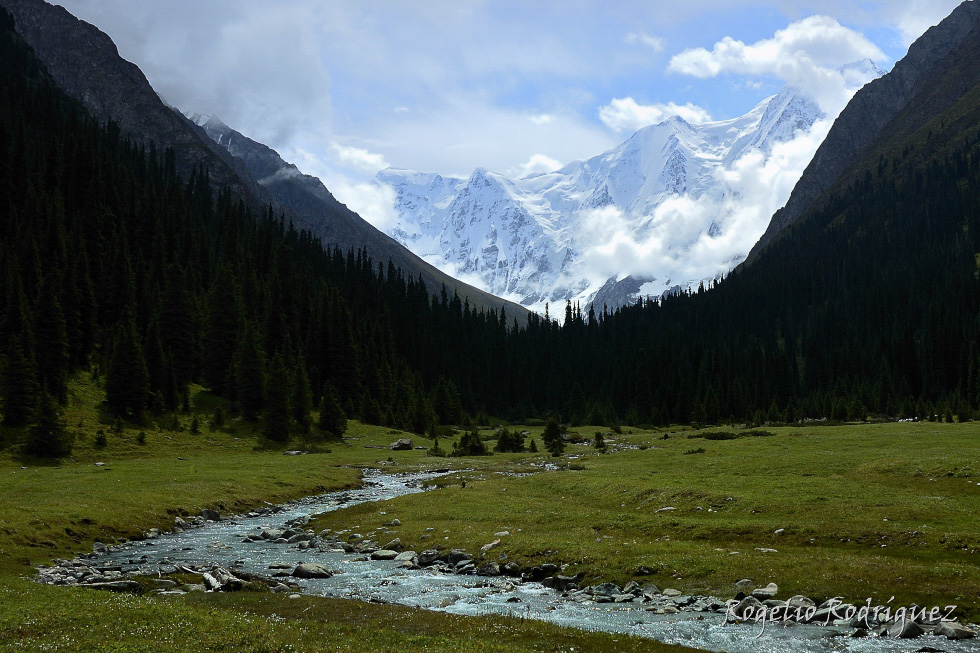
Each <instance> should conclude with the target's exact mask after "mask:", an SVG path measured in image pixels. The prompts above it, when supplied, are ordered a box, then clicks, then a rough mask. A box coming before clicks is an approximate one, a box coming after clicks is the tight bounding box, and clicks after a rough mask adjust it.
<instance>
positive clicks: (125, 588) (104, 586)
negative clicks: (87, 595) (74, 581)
mask: <svg viewBox="0 0 980 653" xmlns="http://www.w3.org/2000/svg"><path fill="white" fill-rule="evenodd" d="M81 587H88V588H89V589H93V590H108V591H110V592H126V593H129V594H142V593H143V585H142V584H140V583H137V582H136V581H135V580H110V581H107V582H104V583H85V584H84V585H81Z"/></svg>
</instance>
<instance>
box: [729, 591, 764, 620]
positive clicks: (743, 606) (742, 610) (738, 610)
mask: <svg viewBox="0 0 980 653" xmlns="http://www.w3.org/2000/svg"><path fill="white" fill-rule="evenodd" d="M762 607H763V606H762V601H760V600H759V599H757V598H755V597H754V596H746V597H745V598H744V599H742V600H741V601H739V602H738V605H736V606H735V608H734V609H733V610H732V614H734V615H735V616H736V617H737V618H739V619H745V618H746V614H747V613H750V612H751V614H750V615H749V616H752V615H755V614H756V613H757V612H758V611H759V610H760V609H761V608H762Z"/></svg>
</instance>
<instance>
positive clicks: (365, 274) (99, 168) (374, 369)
mask: <svg viewBox="0 0 980 653" xmlns="http://www.w3.org/2000/svg"><path fill="white" fill-rule="evenodd" d="M0 32H2V37H0V60H2V61H3V62H4V65H3V66H0V275H2V276H0V291H2V292H0V332H2V334H3V338H0V408H2V419H3V422H4V423H5V424H7V425H11V426H25V425H28V424H31V423H36V422H37V421H38V420H39V419H40V418H41V417H42V416H43V414H44V413H46V412H50V406H51V404H52V402H54V403H59V402H60V403H64V402H66V401H67V399H68V396H67V391H68V380H69V378H70V377H71V375H73V374H76V373H79V372H81V371H88V370H92V371H94V372H95V373H97V375H98V376H99V378H100V379H101V382H103V383H104V385H105V389H106V393H107V408H108V409H109V410H110V411H111V412H113V413H115V414H116V415H118V416H120V417H123V418H126V419H130V420H135V421H139V420H141V419H143V418H144V416H146V415H150V414H154V413H161V412H164V411H173V410H177V409H179V408H181V407H186V406H187V404H188V403H189V397H188V387H189V385H190V384H192V383H199V384H202V385H204V386H206V387H208V388H210V389H211V390H213V391H214V392H215V393H217V394H219V395H221V396H223V397H226V398H228V399H229V400H231V402H232V405H233V406H234V410H236V411H237V412H238V413H240V414H241V415H242V416H243V417H244V418H246V419H248V420H255V421H261V422H262V424H263V430H264V432H265V433H266V435H267V436H268V437H270V438H272V439H285V438H287V437H289V434H290V433H291V432H296V431H304V430H307V429H309V428H310V419H311V418H310V415H311V413H312V412H314V411H315V409H316V407H317V406H322V407H323V411H324V412H326V413H327V414H329V415H331V416H333V417H331V419H333V420H335V421H336V420H338V419H341V418H340V417H337V416H338V415H341V414H342V415H346V416H347V417H352V418H358V419H361V420H363V421H366V422H369V423H376V424H384V425H390V426H395V427H399V428H403V429H406V430H410V431H414V432H419V433H424V432H428V431H430V430H431V428H432V427H433V426H434V425H437V424H460V423H463V422H465V421H469V419H470V418H472V417H476V416H478V415H492V416H494V417H497V418H501V419H507V420H519V419H526V418H529V417H544V416H555V417H559V418H560V419H562V420H563V421H566V422H570V423H573V424H575V423H581V422H587V423H593V424H613V423H620V422H624V423H630V424H637V425H640V424H657V425H660V424H670V423H691V422H695V423H702V424H703V423H721V422H726V421H730V420H737V421H740V422H764V421H779V422H791V421H797V420H800V419H804V418H823V417H828V418H832V419H859V418H864V417H865V416H866V415H868V414H881V415H887V416H893V417H914V416H919V417H926V416H933V415H937V414H938V415H940V417H942V416H950V417H951V416H952V415H953V414H956V415H958V416H959V417H960V419H969V418H970V417H971V416H972V413H973V411H974V410H976V409H977V408H978V406H980V352H978V348H977V340H978V335H980V334H978V328H980V322H978V315H980V313H978V309H980V295H978V290H980V281H978V263H977V261H978V258H977V253H978V252H980V243H978V242H977V239H978V227H980V225H978V224H977V222H978V218H980V144H978V138H977V137H974V138H973V139H971V140H970V141H968V142H964V143H963V144H962V146H961V147H960V148H959V149H958V150H957V151H956V152H955V153H954V154H953V155H952V156H949V157H947V158H944V159H942V160H934V161H931V162H928V163H925V164H923V163H921V162H918V161H917V160H916V159H915V157H913V156H910V155H909V154H910V151H908V150H907V151H906V152H905V153H904V154H903V156H901V157H894V158H893V159H891V160H888V161H886V160H885V159H884V158H882V160H881V161H880V162H879V165H878V167H877V169H876V170H868V171H867V173H866V174H865V176H864V178H863V179H861V180H860V181H858V182H855V183H854V184H852V185H851V186H850V187H848V188H846V189H844V190H842V191H841V192H840V193H839V194H838V195H837V196H835V197H834V198H833V199H832V201H831V202H830V203H829V204H828V205H827V206H826V208H824V209H823V210H822V211H821V212H819V213H818V214H816V215H813V216H811V217H810V218H809V219H808V220H806V221H805V222H803V223H801V224H799V225H797V226H796V227H794V229H793V233H791V234H790V235H789V236H787V237H785V238H782V239H781V241H780V242H779V243H778V244H777V245H776V246H774V247H772V248H770V250H769V251H768V252H766V253H765V254H764V255H763V256H762V257H760V258H759V260H758V261H757V262H756V263H755V264H754V265H753V266H751V267H750V268H748V269H744V270H738V271H737V272H735V273H733V274H732V275H730V276H729V277H728V278H726V279H725V280H723V281H721V282H720V283H718V284H716V287H714V288H712V289H710V290H704V289H699V291H697V292H694V293H687V294H683V295H680V296H675V297H669V298H666V299H664V300H662V301H658V302H644V301H641V302H639V303H637V304H636V305H633V306H629V307H624V308H622V309H619V310H616V311H614V312H609V311H606V310H604V309H599V310H593V309H588V310H587V311H585V312H583V311H582V310H581V309H580V308H579V307H577V306H572V305H571V304H568V305H566V306H565V307H564V320H563V321H562V323H561V324H559V322H558V321H556V320H553V319H551V318H550V316H536V315H532V316H531V318H530V320H529V321H528V323H527V325H526V326H519V325H518V324H516V322H514V321H508V317H507V315H506V314H505V312H504V310H503V309H501V311H500V312H495V311H476V310H474V309H472V308H471V307H470V306H469V304H468V302H467V301H466V299H465V298H463V299H461V298H459V297H457V296H455V295H449V294H447V293H446V291H445V290H444V289H442V290H441V292H440V289H432V288H427V287H426V286H425V285H424V284H423V283H422V282H421V280H419V279H415V278H411V277H406V276H405V275H404V274H403V273H402V272H401V271H400V270H398V269H396V268H395V267H394V266H392V265H391V264H390V263H388V262H381V261H373V260H372V259H371V258H370V257H369V256H368V254H367V252H366V251H346V252H342V251H340V250H338V249H336V248H332V247H331V246H330V244H329V243H327V244H324V243H321V242H319V241H318V240H317V239H315V238H314V237H312V236H311V235H310V234H309V233H308V232H305V231H299V230H297V229H295V228H294V227H293V226H292V225H291V224H290V222H289V221H288V220H287V219H285V218H284V217H283V216H281V215H276V214H275V213H274V212H273V211H272V210H271V209H266V210H263V211H261V212H259V213H258V214H256V212H255V211H253V210H252V209H251V208H250V207H249V206H247V205H246V204H245V203H244V202H243V201H242V199H241V198H238V197H234V196H232V195H231V194H230V193H229V192H228V191H226V190H220V189H217V190H216V189H215V188H213V185H212V183H211V182H210V180H209V179H208V177H207V174H206V173H205V172H203V171H200V170H198V171H195V172H194V173H193V174H191V175H190V177H189V178H182V177H181V176H180V175H178V173H177V171H176V166H175V162H174V157H173V154H172V153H171V152H169V151H166V150H163V151H161V150H158V149H157V148H156V147H154V146H153V145H152V144H151V145H149V146H148V147H142V146H137V145H134V144H133V143H131V142H128V141H126V140H125V139H123V138H121V136H120V134H119V131H118V129H117V128H115V127H114V125H112V124H109V125H98V124H96V123H95V122H94V121H93V120H92V119H91V118H90V117H89V116H88V115H87V114H86V112H85V111H84V109H82V108H81V107H80V106H79V105H78V104H77V103H75V102H74V101H73V100H71V99H70V98H68V97H67V96H65V95H64V94H63V93H62V92H61V91H60V90H59V89H58V88H57V87H56V86H55V85H54V84H53V83H52V82H51V81H50V79H49V78H48V77H47V75H46V74H45V72H44V70H43V67H42V66H41V65H40V64H39V63H38V62H37V60H36V59H35V58H34V57H33V54H32V53H31V52H30V50H29V48H27V47H26V46H25V45H24V44H23V42H22V41H20V39H18V38H17V37H16V35H15V34H14V32H13V31H12V22H11V21H10V19H9V17H8V16H6V15H5V14H3V12H2V11H0ZM433 291H435V292H433ZM328 421H329V420H328ZM325 428H326V430H330V428H329V425H327V426H325ZM334 430H339V427H338V428H337V429H334Z"/></svg>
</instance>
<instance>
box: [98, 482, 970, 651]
mask: <svg viewBox="0 0 980 653" xmlns="http://www.w3.org/2000/svg"><path fill="white" fill-rule="evenodd" d="M435 476H438V473H410V474H385V473H382V472H377V471H366V472H365V474H364V481H365V485H364V486H363V487H362V488H360V489H357V490H345V491H342V492H332V493H328V494H323V495H319V496H315V497H308V498H306V499H302V500H300V501H295V502H292V503H289V504H285V505H284V506H282V507H281V510H279V511H277V512H275V513H274V514H263V515H256V516H248V515H239V516H234V517H231V518H229V519H225V520H222V521H218V522H213V523H208V524H207V525H205V526H201V527H198V528H191V529H188V530H185V531H184V532H182V533H166V534H162V535H160V536H159V537H157V538H154V539H147V540H141V541H133V542H129V543H127V544H123V545H118V546H113V547H110V550H109V551H107V552H106V553H103V554H100V555H99V556H98V560H97V562H98V563H100V564H101V563H105V564H118V565H122V567H123V569H124V570H133V569H135V568H139V570H140V571H141V572H143V573H145V574H147V575H154V576H155V575H157V573H158V572H163V573H168V572H172V571H173V570H174V567H175V566H176V565H198V564H205V563H214V564H218V565H222V566H226V567H229V568H232V569H240V570H243V571H247V572H250V573H256V574H266V575H268V574H270V573H271V572H270V566H271V565H288V566H289V568H292V567H293V566H295V565H298V564H299V563H301V562H317V563H320V564H322V565H323V566H325V567H327V568H328V569H330V570H331V571H333V572H335V573H334V575H333V577H331V578H326V579H304V580H300V579H290V580H294V581H296V582H298V583H299V584H300V585H301V586H302V588H303V591H304V592H305V593H306V594H312V595H322V596H329V597H337V598H346V599H358V600H368V601H378V602H385V603H396V604H400V605H406V606H411V607H417V608H424V609H431V610H443V611H446V612H451V613H455V614H462V615H487V614H499V615H510V616H515V617H522V618H525V619H528V618H530V619H540V620H542V621H549V622H553V623H556V624H560V625H563V626H571V627H574V628H581V629H585V630H601V631H609V632H619V633H627V634H630V635H636V636H640V637H649V638H653V639H656V640H659V641H662V642H667V643H672V644H683V645H686V646H690V647H694V648H699V649H704V650H710V651H729V652H731V653H736V652H744V653H767V652H772V653H786V652H799V653H825V652H829V651H853V652H855V653H911V652H912V651H919V650H922V649H923V648H924V647H927V646H928V647H931V649H932V650H938V651H947V652H949V653H959V652H968V651H969V652H974V653H977V652H980V642H978V640H975V639H974V640H961V641H958V642H954V641H951V640H948V639H946V638H945V637H936V636H923V637H919V638H916V639H913V640H899V639H894V638H886V637H866V638H853V637H844V636H841V635H842V633H843V629H835V628H832V627H831V628H827V627H821V626H812V625H797V626H792V627H785V626H772V625H769V626H767V627H766V628H765V630H764V631H763V628H762V627H761V626H760V625H758V624H741V625H734V624H731V623H729V624H725V623H724V622H725V615H724V614H719V613H711V612H681V613H680V614H674V615H658V614H654V613H652V612H649V611H647V610H645V609H644V606H643V605H642V604H612V603H598V604H581V603H576V602H574V601H571V600H568V599H567V598H563V597H562V596H561V594H560V593H559V592H556V591H555V590H552V589H549V588H547V587H544V586H543V585H541V584H539V583H532V582H522V581H521V580H520V579H514V578H507V577H502V576H501V577H493V578H488V577H480V576H471V575H457V574H452V573H443V572H439V571H434V570H430V569H404V568H401V567H400V566H399V565H398V563H395V562H390V561H377V560H369V559H366V556H358V555H349V554H348V555H345V554H342V553H332V552H323V551H319V550H317V549H309V550H299V549H297V548H296V546H294V545H287V544H275V543H272V542H268V541H259V542H245V541H244V539H245V537H246V536H248V535H256V534H258V533H260V532H261V531H262V530H263V529H268V528H285V527H286V525H287V524H289V523H291V522H293V521H294V520H297V519H299V520H303V518H305V517H308V516H311V515H316V514H319V513H323V512H328V511H332V510H342V509H344V508H346V507H349V506H352V505H355V504H358V503H363V502H370V501H373V502H383V501H387V500H390V499H393V498H395V497H399V496H402V495H406V494H413V493H418V492H423V491H425V489H424V485H423V482H424V481H425V480H428V479H431V478H433V477H435ZM623 606H628V607H623ZM927 650H928V649H927Z"/></svg>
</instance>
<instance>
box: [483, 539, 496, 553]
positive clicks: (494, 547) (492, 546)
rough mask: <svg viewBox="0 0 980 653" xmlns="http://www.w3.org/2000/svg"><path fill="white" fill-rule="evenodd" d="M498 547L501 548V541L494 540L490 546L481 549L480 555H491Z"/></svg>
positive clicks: (485, 545)
mask: <svg viewBox="0 0 980 653" xmlns="http://www.w3.org/2000/svg"><path fill="white" fill-rule="evenodd" d="M498 546H500V540H494V541H493V542H490V543H489V544H484V545H483V546H481V547H480V555H481V556H484V555H486V554H488V553H490V552H491V551H493V550H494V549H496V548H497V547H498Z"/></svg>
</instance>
